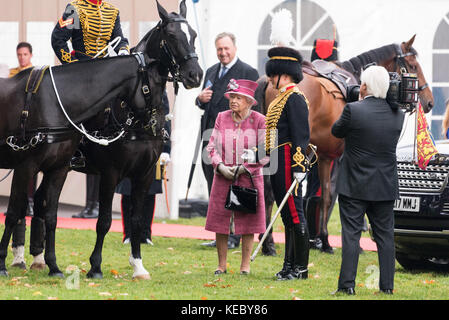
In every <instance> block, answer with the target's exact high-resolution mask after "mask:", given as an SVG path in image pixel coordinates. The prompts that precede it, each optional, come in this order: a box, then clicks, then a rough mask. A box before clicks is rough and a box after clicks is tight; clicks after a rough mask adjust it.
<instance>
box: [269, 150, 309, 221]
mask: <svg viewBox="0 0 449 320" xmlns="http://www.w3.org/2000/svg"><path fill="white" fill-rule="evenodd" d="M290 149H291V147H290V145H288V144H286V145H283V146H281V147H279V148H278V149H277V152H275V153H272V154H271V160H270V161H271V163H273V162H272V161H276V160H277V171H276V173H274V174H273V175H271V185H272V189H273V194H274V198H275V200H276V204H277V205H278V207H279V206H280V205H281V202H282V200H283V199H284V197H285V195H286V194H287V191H288V189H289V188H290V186H291V185H292V183H293V181H294V177H293V171H292V162H291V154H290ZM273 158H274V159H273ZM302 202H303V201H302V187H301V185H299V186H298V188H297V189H296V190H293V193H292V194H291V195H290V196H289V197H288V200H287V202H286V203H285V204H284V207H283V208H282V211H281V217H282V222H283V223H284V225H285V226H286V227H291V226H293V225H295V224H303V225H304V226H305V227H307V221H306V218H305V215H304V209H303V203H302Z"/></svg>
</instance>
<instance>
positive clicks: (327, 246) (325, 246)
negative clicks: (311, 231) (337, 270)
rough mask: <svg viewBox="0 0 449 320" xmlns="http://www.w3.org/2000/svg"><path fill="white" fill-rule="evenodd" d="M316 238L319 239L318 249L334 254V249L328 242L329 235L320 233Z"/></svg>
mask: <svg viewBox="0 0 449 320" xmlns="http://www.w3.org/2000/svg"><path fill="white" fill-rule="evenodd" d="M317 239H319V240H320V241H321V248H320V251H321V252H324V253H329V254H334V249H333V248H332V246H331V245H330V244H329V235H327V234H323V233H321V234H320V235H319V236H318V237H317Z"/></svg>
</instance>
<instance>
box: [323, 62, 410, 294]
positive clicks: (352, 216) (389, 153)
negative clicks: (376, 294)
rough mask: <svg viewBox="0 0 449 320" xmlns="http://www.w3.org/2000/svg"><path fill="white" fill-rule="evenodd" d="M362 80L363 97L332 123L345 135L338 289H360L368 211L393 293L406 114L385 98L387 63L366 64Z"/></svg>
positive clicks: (385, 287) (387, 288)
mask: <svg viewBox="0 0 449 320" xmlns="http://www.w3.org/2000/svg"><path fill="white" fill-rule="evenodd" d="M361 83H362V84H361V86H360V98H361V100H360V101H357V102H352V103H348V104H347V105H346V106H345V108H344V110H343V113H342V115H341V117H340V119H339V120H337V121H336V122H335V123H334V125H333V127H332V134H333V135H334V136H336V137H337V138H344V139H345V150H344V154H343V159H342V163H341V167H340V172H339V175H338V180H337V188H336V191H337V193H338V199H339V207H340V220H341V226H342V262H341V269H340V277H339V280H338V290H337V291H336V292H342V293H346V294H355V291H354V287H355V278H356V274H357V264H358V259H359V241H360V235H361V232H362V229H363V217H364V214H365V212H366V214H367V216H368V218H369V221H370V224H371V226H372V229H373V233H374V240H375V242H376V244H377V249H378V256H379V265H380V281H379V288H380V291H381V292H384V293H387V294H392V293H393V283H394V266H395V250H394V234H393V228H394V218H393V217H394V216H393V205H394V201H395V199H397V198H398V196H399V188H398V176H397V167H396V146H397V143H398V140H399V135H400V133H401V130H402V123H403V121H404V114H403V112H402V111H401V110H400V109H399V108H397V107H392V106H391V105H390V104H389V103H388V102H387V101H386V96H387V91H388V88H389V84H390V77H389V74H388V72H387V71H386V70H385V68H383V67H380V66H371V67H369V68H367V69H366V70H365V71H364V72H363V73H362V76H361Z"/></svg>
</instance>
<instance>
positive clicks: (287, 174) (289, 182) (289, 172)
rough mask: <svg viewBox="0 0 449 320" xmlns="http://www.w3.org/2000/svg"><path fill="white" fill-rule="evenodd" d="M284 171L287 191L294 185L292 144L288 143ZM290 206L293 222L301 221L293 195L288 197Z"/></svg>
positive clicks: (285, 151) (285, 148)
mask: <svg viewBox="0 0 449 320" xmlns="http://www.w3.org/2000/svg"><path fill="white" fill-rule="evenodd" d="M284 161H285V164H284V173H285V193H287V192H288V189H289V188H290V186H291V185H292V165H291V160H290V146H289V145H286V146H285V147H284ZM287 202H288V208H289V210H290V215H291V216H292V219H293V223H294V224H298V223H300V221H299V217H298V212H297V211H296V206H295V200H294V199H293V195H290V197H288V199H287Z"/></svg>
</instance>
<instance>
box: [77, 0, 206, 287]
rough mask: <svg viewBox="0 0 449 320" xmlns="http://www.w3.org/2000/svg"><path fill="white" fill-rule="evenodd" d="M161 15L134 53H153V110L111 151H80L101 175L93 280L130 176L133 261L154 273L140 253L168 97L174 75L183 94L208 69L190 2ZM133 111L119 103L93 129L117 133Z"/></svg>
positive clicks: (90, 146) (140, 270) (137, 272)
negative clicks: (189, 15)
mask: <svg viewBox="0 0 449 320" xmlns="http://www.w3.org/2000/svg"><path fill="white" fill-rule="evenodd" d="M158 11H159V15H160V18H161V21H160V22H159V24H158V25H157V26H156V27H155V28H153V29H152V30H151V31H150V32H149V33H148V34H147V36H146V37H145V38H144V39H142V40H141V41H140V43H139V44H138V45H137V46H136V47H135V48H133V49H132V52H141V51H145V52H148V53H149V55H148V58H149V60H148V62H147V63H148V65H149V67H148V75H149V88H148V89H149V90H148V92H149V93H148V95H147V100H148V106H149V108H148V109H147V111H146V114H145V117H144V119H141V120H139V121H135V122H134V124H133V125H132V126H131V127H129V128H127V130H126V134H125V136H124V138H123V139H120V140H118V141H117V142H114V143H112V144H111V145H109V146H107V147H104V146H101V145H98V144H96V143H93V142H90V141H86V143H85V144H82V145H81V148H80V149H81V151H82V153H83V154H84V155H85V157H86V165H87V166H86V170H87V171H85V172H89V173H96V174H100V175H101V180H100V192H99V202H100V207H99V216H98V221H97V228H96V231H97V239H96V243H95V248H94V251H93V252H92V255H91V257H90V263H91V269H90V271H89V272H88V273H87V277H91V278H102V276H103V275H102V271H101V260H102V259H101V252H102V247H103V241H104V238H105V236H106V233H107V232H108V231H109V229H110V226H111V220H112V218H111V213H112V212H111V211H112V200H113V196H114V190H115V188H116V186H117V184H118V183H119V182H120V181H121V180H122V179H123V178H130V180H131V187H132V188H131V201H132V212H131V255H130V258H129V259H130V260H129V262H130V264H131V265H132V266H133V268H134V274H133V278H138V279H149V274H148V272H147V271H146V270H145V268H144V267H143V265H142V258H141V251H140V235H141V231H142V226H141V225H142V222H141V220H142V216H143V213H142V211H143V202H144V197H145V195H146V194H147V193H148V190H149V188H150V185H151V183H152V181H153V179H154V173H155V165H156V161H157V160H158V159H159V156H160V154H161V151H162V146H163V140H164V139H166V138H168V136H167V134H166V132H164V130H163V128H164V124H165V121H166V120H165V115H164V112H163V107H162V96H163V94H164V91H165V87H166V82H167V80H168V75H169V72H170V73H171V76H172V77H173V78H172V79H173V80H174V81H175V90H177V87H176V86H177V81H182V82H183V84H184V86H185V87H186V88H187V89H189V88H192V87H198V86H199V85H200V83H201V80H202V71H201V69H200V68H199V66H198V64H197V62H198V61H197V55H196V54H195V47H194V42H195V38H196V33H195V31H194V30H193V29H192V28H191V27H190V26H189V24H188V23H187V20H186V19H185V18H186V5H185V1H182V2H181V4H180V13H179V14H177V13H170V14H168V13H167V12H166V11H165V9H164V8H162V7H161V6H160V5H158ZM178 70H186V72H178ZM187 71H189V72H188V73H187ZM108 113H109V110H108ZM127 113H128V111H127V108H126V106H124V105H123V104H121V103H117V104H115V106H114V107H113V108H112V110H111V111H110V113H109V118H108V117H105V115H104V114H103V113H100V114H99V115H98V117H97V118H96V119H94V120H93V123H91V124H89V125H90V126H92V127H93V128H98V127H99V126H101V125H102V124H104V123H105V122H106V123H107V125H106V126H105V128H104V130H103V131H102V133H101V134H100V135H104V136H109V135H113V134H114V132H115V131H117V130H118V129H120V127H122V126H123V125H125V124H124V121H125V120H126V119H127V117H126V115H127ZM105 118H106V119H107V120H106V121H105ZM119 124H121V125H119ZM164 135H165V136H164ZM79 171H84V170H79Z"/></svg>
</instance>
